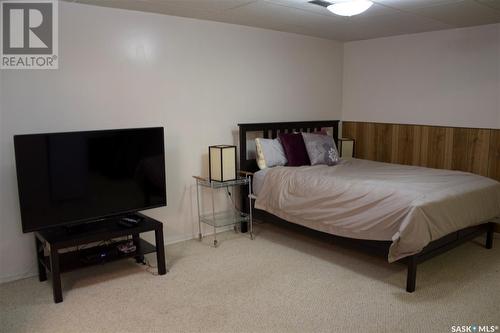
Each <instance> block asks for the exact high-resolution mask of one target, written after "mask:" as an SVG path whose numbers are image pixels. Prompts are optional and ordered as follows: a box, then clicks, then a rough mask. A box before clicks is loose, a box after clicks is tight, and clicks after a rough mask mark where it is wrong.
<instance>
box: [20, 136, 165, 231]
mask: <svg viewBox="0 0 500 333" xmlns="http://www.w3.org/2000/svg"><path fill="white" fill-rule="evenodd" d="M163 138H164V136H163V127H154V128H134V129H117V130H104V131H87V132H67V133H48V134H28V135H15V136H14V150H15V157H16V171H17V182H18V189H19V202H20V208H21V220H22V227H23V232H30V231H36V230H41V229H45V228H50V227H55V226H62V225H74V224H79V223H83V222H88V221H94V220H100V219H104V218H107V217H111V216H119V215H126V214H129V213H133V212H137V211H140V210H144V209H149V208H154V207H160V206H165V205H166V204H167V195H166V188H165V187H166V186H165V147H164V139H163Z"/></svg>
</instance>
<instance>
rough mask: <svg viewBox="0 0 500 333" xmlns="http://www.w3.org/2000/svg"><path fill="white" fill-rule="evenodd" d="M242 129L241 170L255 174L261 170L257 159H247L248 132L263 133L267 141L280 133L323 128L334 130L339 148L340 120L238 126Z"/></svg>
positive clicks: (312, 130) (334, 138)
mask: <svg viewBox="0 0 500 333" xmlns="http://www.w3.org/2000/svg"><path fill="white" fill-rule="evenodd" d="M238 127H239V128H240V170H244V171H250V172H254V171H257V170H259V168H258V167H257V162H256V161H255V159H248V157H247V132H262V137H263V138H265V139H269V138H270V139H275V138H277V137H278V134H279V133H292V132H294V131H295V132H314V131H320V130H321V129H322V128H332V129H333V140H335V144H336V145H337V147H338V135H339V120H321V121H291V122H284V123H254V124H238Z"/></svg>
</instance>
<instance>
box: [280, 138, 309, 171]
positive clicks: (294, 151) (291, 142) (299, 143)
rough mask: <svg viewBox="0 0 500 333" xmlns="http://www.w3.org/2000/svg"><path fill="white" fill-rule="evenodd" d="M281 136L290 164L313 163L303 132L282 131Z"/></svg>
mask: <svg viewBox="0 0 500 333" xmlns="http://www.w3.org/2000/svg"><path fill="white" fill-rule="evenodd" d="M279 138H280V141H281V144H282V145H283V149H284V150H285V155H286V159H287V160H288V164H287V165H288V166H301V165H311V162H310V161H309V155H308V154H307V149H306V145H305V144H304V138H302V134H300V133H280V134H279Z"/></svg>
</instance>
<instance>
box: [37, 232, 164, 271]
mask: <svg viewBox="0 0 500 333" xmlns="http://www.w3.org/2000/svg"><path fill="white" fill-rule="evenodd" d="M124 242H126V241H118V242H114V243H112V244H109V245H104V246H92V247H90V248H85V249H83V250H75V251H69V252H63V253H59V272H60V273H65V272H70V271H73V270H75V269H79V268H84V267H90V266H94V265H102V264H105V263H108V262H112V261H116V260H120V259H127V258H136V259H137V260H139V261H140V259H141V258H142V257H143V256H144V255H145V254H148V253H153V252H156V247H155V246H154V245H153V244H151V243H149V242H147V241H145V240H144V239H141V238H139V246H137V244H136V246H137V249H136V250H135V251H134V252H131V253H121V252H119V251H118V250H117V249H116V247H117V246H118V245H119V244H120V243H124ZM100 253H106V256H105V257H104V258H101V259H95V260H87V259H86V258H87V257H88V256H92V255H97V254H100ZM40 261H41V263H42V265H44V266H45V269H47V271H49V272H50V271H51V270H50V256H44V257H43V259H41V260H40Z"/></svg>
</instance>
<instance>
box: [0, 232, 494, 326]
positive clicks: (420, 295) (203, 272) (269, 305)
mask: <svg viewBox="0 0 500 333" xmlns="http://www.w3.org/2000/svg"><path fill="white" fill-rule="evenodd" d="M220 238H221V240H222V242H221V244H220V247H219V248H217V249H215V248H211V247H210V246H209V242H208V238H207V240H205V241H204V242H203V243H199V242H198V241H188V242H184V243H180V244H176V245H173V246H168V247H167V258H168V266H169V269H170V272H169V273H168V274H167V275H165V276H161V277H160V276H154V275H152V274H151V273H149V272H148V271H147V267H145V266H138V265H136V264H135V263H134V262H133V261H132V260H130V261H123V262H116V263H113V264H108V265H103V266H98V267H94V268H91V269H87V270H81V271H75V272H72V273H67V274H65V275H63V295H64V302H63V303H60V304H54V303H53V302H52V291H51V287H50V284H49V282H43V283H40V282H38V280H37V278H29V279H25V280H21V281H16V282H12V283H7V284H3V285H1V286H0V331H1V332H344V331H345V332H391V331H393V332H394V331H395V332H451V326H452V325H469V324H479V325H500V237H498V234H497V235H496V244H495V245H494V249H493V250H486V249H485V248H484V247H483V244H482V242H483V240H482V239H480V240H479V239H478V240H477V241H474V242H469V243H466V244H464V245H462V246H460V247H458V248H456V249H455V250H453V251H451V252H448V253H445V254H443V255H441V256H439V257H437V258H434V259H432V260H430V261H428V262H426V263H424V264H422V265H420V266H419V271H418V280H417V291H416V292H415V293H413V294H408V293H406V292H405V291H404V287H405V278H406V270H405V267H404V266H402V265H398V264H392V265H390V264H388V263H387V262H386V261H384V260H383V259H379V258H376V257H372V256H370V255H367V254H363V253H360V252H358V251H352V250H348V249H345V248H342V247H339V246H335V245H332V244H329V243H328V242H326V241H323V240H319V239H318V238H315V237H312V236H304V235H301V234H299V233H298V232H296V231H291V230H286V229H284V228H282V227H278V226H273V225H269V224H263V225H259V226H258V227H257V238H256V239H255V240H254V241H251V240H250V239H248V238H246V237H245V236H243V235H239V234H234V233H233V232H227V233H224V234H222V235H221V237H220ZM479 241H481V243H479ZM152 259H154V256H153V258H152ZM153 262H154V261H153Z"/></svg>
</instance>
